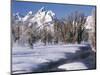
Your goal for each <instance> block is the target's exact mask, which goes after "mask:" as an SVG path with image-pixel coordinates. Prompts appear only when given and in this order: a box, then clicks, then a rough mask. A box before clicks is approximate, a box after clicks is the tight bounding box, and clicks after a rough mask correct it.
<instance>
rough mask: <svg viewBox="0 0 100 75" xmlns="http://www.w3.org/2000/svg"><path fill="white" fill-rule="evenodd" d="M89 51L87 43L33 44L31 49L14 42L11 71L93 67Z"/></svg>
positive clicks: (24, 71)
mask: <svg viewBox="0 0 100 75" xmlns="http://www.w3.org/2000/svg"><path fill="white" fill-rule="evenodd" d="M90 53H91V48H90V46H89V45H87V44H67V45H46V46H44V45H42V44H35V45H34V48H33V49H30V48H29V47H21V46H19V45H17V44H14V45H13V47H12V73H13V74H16V73H27V72H28V73H29V72H47V71H59V70H79V69H91V68H95V64H94V63H95V61H94V59H93V60H92V58H91V59H90V57H89V55H91V54H90ZM93 57H94V56H93ZM94 58H95V57H94ZM88 61H90V62H88Z"/></svg>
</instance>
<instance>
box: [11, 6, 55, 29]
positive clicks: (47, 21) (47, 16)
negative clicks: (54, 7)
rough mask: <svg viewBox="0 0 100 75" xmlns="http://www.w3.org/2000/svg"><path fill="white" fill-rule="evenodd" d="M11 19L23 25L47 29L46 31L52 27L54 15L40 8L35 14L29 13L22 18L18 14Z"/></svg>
mask: <svg viewBox="0 0 100 75" xmlns="http://www.w3.org/2000/svg"><path fill="white" fill-rule="evenodd" d="M13 17H14V18H15V22H16V21H17V22H19V21H21V22H22V23H23V25H28V26H31V25H35V26H36V27H39V28H43V27H47V29H51V28H52V27H53V21H54V17H55V13H54V12H52V11H51V10H46V9H45V8H44V7H42V8H41V9H39V10H38V11H37V12H36V13H35V14H33V12H32V11H29V12H28V13H27V14H26V15H25V16H24V17H21V16H20V14H19V13H16V14H14V15H13ZM52 30H53V29H52Z"/></svg>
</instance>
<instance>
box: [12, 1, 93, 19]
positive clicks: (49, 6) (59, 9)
mask: <svg viewBox="0 0 100 75" xmlns="http://www.w3.org/2000/svg"><path fill="white" fill-rule="evenodd" d="M41 7H45V9H46V10H52V11H53V12H54V13H55V14H56V16H57V17H58V18H62V17H65V16H67V15H69V14H71V13H72V12H75V11H80V12H82V13H84V14H85V15H86V16H88V15H90V14H91V12H92V10H93V9H94V8H95V6H89V5H71V4H55V3H39V2H22V1H13V2H12V8H11V9H12V13H17V12H19V13H20V14H21V15H26V14H27V13H28V12H29V11H33V13H36V12H37V11H38V10H39V9H40V8H41Z"/></svg>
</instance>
